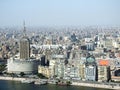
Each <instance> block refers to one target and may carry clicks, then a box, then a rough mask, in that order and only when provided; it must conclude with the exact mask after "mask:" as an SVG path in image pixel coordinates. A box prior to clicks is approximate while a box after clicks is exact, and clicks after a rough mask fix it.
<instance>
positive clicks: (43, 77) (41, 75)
mask: <svg viewBox="0 0 120 90" xmlns="http://www.w3.org/2000/svg"><path fill="white" fill-rule="evenodd" d="M37 76H38V77H39V78H42V79H47V77H45V76H44V75H43V74H42V73H38V74H37Z"/></svg>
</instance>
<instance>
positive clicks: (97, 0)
mask: <svg viewBox="0 0 120 90" xmlns="http://www.w3.org/2000/svg"><path fill="white" fill-rule="evenodd" d="M23 20H25V21H26V25H27V26H41V25H44V26H45V25H48V26H49V25H50V26H54V25H57V26H59V25H68V26H69V25H120V0H0V26H21V25H22V23H23Z"/></svg>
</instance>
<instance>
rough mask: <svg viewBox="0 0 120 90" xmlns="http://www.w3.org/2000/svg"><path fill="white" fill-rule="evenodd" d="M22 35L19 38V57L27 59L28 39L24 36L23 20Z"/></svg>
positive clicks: (28, 51) (28, 53)
mask: <svg viewBox="0 0 120 90" xmlns="http://www.w3.org/2000/svg"><path fill="white" fill-rule="evenodd" d="M23 25H24V29H23V37H22V38H21V40H20V59H23V60H28V59H29V57H30V41H29V39H28V37H27V36H26V27H25V22H24V23H23Z"/></svg>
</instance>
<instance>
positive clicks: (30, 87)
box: [0, 80, 110, 90]
mask: <svg viewBox="0 0 120 90" xmlns="http://www.w3.org/2000/svg"><path fill="white" fill-rule="evenodd" d="M0 90H110V89H99V88H91V87H80V86H57V85H34V84H23V83H20V82H15V81H4V80H0Z"/></svg>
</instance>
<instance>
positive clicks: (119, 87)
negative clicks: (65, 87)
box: [71, 82, 120, 90]
mask: <svg viewBox="0 0 120 90" xmlns="http://www.w3.org/2000/svg"><path fill="white" fill-rule="evenodd" d="M71 85H75V86H86V87H94V88H106V89H115V90H120V84H110V83H106V84H105V83H101V84H96V83H87V82H72V84H71Z"/></svg>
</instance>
